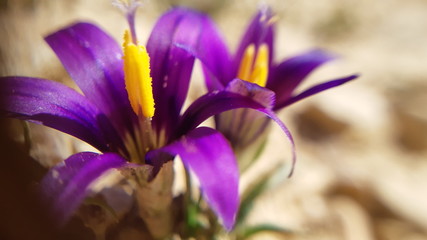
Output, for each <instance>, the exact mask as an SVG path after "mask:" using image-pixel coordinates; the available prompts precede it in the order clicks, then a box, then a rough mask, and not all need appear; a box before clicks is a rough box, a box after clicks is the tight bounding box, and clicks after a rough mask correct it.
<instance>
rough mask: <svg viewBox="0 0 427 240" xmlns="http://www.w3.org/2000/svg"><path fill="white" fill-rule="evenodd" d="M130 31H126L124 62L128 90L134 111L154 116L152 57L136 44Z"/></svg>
mask: <svg viewBox="0 0 427 240" xmlns="http://www.w3.org/2000/svg"><path fill="white" fill-rule="evenodd" d="M133 41H135V40H132V36H131V35H130V33H129V31H125V34H124V43H123V53H124V56H123V60H124V72H125V83H126V90H127V92H128V96H129V101H130V104H131V106H132V109H133V111H134V112H135V113H136V114H137V115H138V116H140V115H141V114H142V116H144V117H146V118H151V117H153V116H154V110H155V108H154V97H153V88H152V79H151V76H150V57H149V56H148V53H147V50H146V49H145V47H144V46H142V45H139V44H137V43H134V42H133Z"/></svg>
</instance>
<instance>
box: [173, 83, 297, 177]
mask: <svg viewBox="0 0 427 240" xmlns="http://www.w3.org/2000/svg"><path fill="white" fill-rule="evenodd" d="M245 86H246V87H247V89H244V87H245ZM251 88H252V89H251ZM227 89H229V90H223V91H216V92H211V93H208V94H206V95H204V96H202V97H200V98H198V99H197V100H195V101H194V102H193V103H192V104H191V105H190V106H189V107H188V109H187V110H186V111H185V113H184V115H183V116H182V118H181V121H180V122H179V124H178V128H177V129H178V131H177V134H176V137H180V136H182V135H184V134H186V133H187V132H189V131H191V130H193V129H194V128H196V127H197V126H198V125H199V124H201V123H202V122H203V121H205V120H206V119H208V118H209V117H212V116H214V115H217V114H220V113H222V112H225V111H228V110H233V109H238V108H248V109H254V110H257V111H259V112H261V113H264V114H265V115H266V116H267V117H269V118H271V119H272V120H273V121H275V122H276V123H277V124H278V125H279V127H280V128H281V129H282V131H283V132H284V133H285V135H286V137H287V138H288V140H289V142H290V144H291V151H292V171H293V167H294V165H295V161H296V152H295V143H294V140H293V138H292V135H291V133H290V131H289V130H288V128H287V127H286V126H285V124H284V123H283V122H282V121H281V120H280V119H279V118H278V117H277V116H276V115H275V114H274V112H273V111H272V109H271V108H270V106H271V104H272V102H274V100H272V99H271V97H272V96H274V95H272V94H270V93H271V91H270V90H268V89H266V88H261V87H259V86H258V85H256V84H253V83H248V82H246V81H243V80H240V79H235V80H233V81H232V82H231V83H230V85H229V86H228V87H227ZM237 89H240V90H239V92H231V90H233V91H236V90H237ZM254 89H255V90H254ZM262 89H264V90H262ZM240 93H242V94H248V93H249V95H242V94H240ZM255 99H256V100H255ZM267 103H269V104H267ZM292 171H291V173H290V174H292Z"/></svg>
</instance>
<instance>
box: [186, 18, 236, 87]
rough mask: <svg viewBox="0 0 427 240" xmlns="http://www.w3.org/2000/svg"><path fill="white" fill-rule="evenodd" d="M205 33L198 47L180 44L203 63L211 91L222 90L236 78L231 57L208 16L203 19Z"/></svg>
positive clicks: (203, 32) (207, 84)
mask: <svg viewBox="0 0 427 240" xmlns="http://www.w3.org/2000/svg"><path fill="white" fill-rule="evenodd" d="M202 27H203V31H202V33H201V36H200V41H199V42H198V44H197V45H196V46H188V45H185V44H184V43H178V46H180V47H181V48H183V49H185V50H187V51H188V52H190V53H191V54H193V55H194V56H195V57H196V58H197V59H199V60H200V61H201V62H202V63H203V71H204V74H205V81H206V86H207V88H208V90H209V91H214V90H222V89H223V88H224V87H225V86H227V84H228V82H230V81H231V80H232V79H233V78H234V76H233V74H234V70H233V68H232V63H231V57H230V54H229V52H228V49H227V46H226V44H225V42H224V40H223V37H222V36H221V35H220V33H219V32H218V29H217V28H216V26H215V24H214V23H213V22H212V20H211V19H210V18H209V17H208V16H203V18H202Z"/></svg>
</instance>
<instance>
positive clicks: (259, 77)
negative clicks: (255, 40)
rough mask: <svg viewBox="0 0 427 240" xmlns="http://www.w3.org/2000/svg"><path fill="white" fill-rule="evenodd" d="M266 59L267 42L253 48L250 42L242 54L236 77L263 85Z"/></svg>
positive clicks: (265, 76) (266, 66)
mask: <svg viewBox="0 0 427 240" xmlns="http://www.w3.org/2000/svg"><path fill="white" fill-rule="evenodd" d="M268 60H269V50H268V46H267V44H261V45H260V46H259V47H258V49H255V45H254V44H250V45H249V46H248V47H247V48H246V50H245V52H244V54H243V57H242V60H241V62H240V67H239V72H238V75H237V77H238V78H240V79H242V80H245V81H248V82H251V83H256V84H258V85H259V86H261V87H265V84H266V82H267V77H268Z"/></svg>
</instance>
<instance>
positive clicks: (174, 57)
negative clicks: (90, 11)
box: [0, 8, 281, 230]
mask: <svg viewBox="0 0 427 240" xmlns="http://www.w3.org/2000/svg"><path fill="white" fill-rule="evenodd" d="M134 10H135V9H130V10H129V15H128V18H129V19H130V20H129V22H130V26H131V34H127V36H126V37H125V38H126V39H125V44H124V53H125V54H123V51H122V49H121V48H120V46H119V45H118V44H117V43H116V42H115V41H114V40H113V39H112V38H111V37H110V36H109V35H107V34H106V33H105V32H104V31H102V30H101V29H99V28H98V27H96V26H95V25H92V24H89V23H83V22H81V23H76V24H74V25H71V26H68V27H66V28H64V29H62V30H60V31H58V32H55V33H53V34H51V35H49V36H47V37H46V41H47V43H48V44H49V45H50V47H51V48H52V49H53V50H54V52H55V53H56V55H57V56H58V58H59V59H60V60H61V62H62V64H63V65H64V67H65V69H66V70H67V71H68V73H69V74H70V76H71V77H72V79H73V80H74V81H75V83H76V84H77V86H78V87H79V88H80V90H81V92H82V93H83V95H82V94H80V93H79V92H77V91H75V90H74V89H71V88H69V87H67V86H65V85H63V84H60V83H57V82H54V81H49V80H45V79H40V78H33V77H1V79H0V81H1V84H2V88H1V89H0V96H2V97H4V99H5V100H6V104H4V105H3V106H1V110H0V112H1V115H3V116H7V117H14V118H18V119H23V120H27V121H31V122H34V123H38V124H43V125H45V126H48V127H51V128H54V129H57V130H59V131H62V132H64V133H67V134H70V135H72V136H74V137H77V138H79V139H81V140H83V141H85V142H87V143H89V144H90V145H92V146H94V147H95V148H97V149H98V150H99V151H100V152H101V154H99V153H93V152H81V153H77V154H75V155H72V156H70V157H69V158H67V159H66V160H65V161H63V162H62V163H60V164H58V165H57V166H55V167H53V168H52V169H50V171H49V173H48V174H47V175H46V177H45V178H44V179H43V180H42V182H41V187H42V189H43V192H44V194H45V195H46V197H47V198H48V201H50V202H49V203H50V204H51V205H52V208H53V212H54V213H55V215H56V216H57V217H58V219H59V221H60V222H61V223H64V222H65V221H66V220H67V219H69V217H70V216H71V215H72V213H73V212H74V211H75V210H76V209H77V207H78V206H79V205H80V204H81V202H82V201H83V199H84V198H85V197H86V196H87V194H88V186H89V184H90V183H92V182H93V181H94V180H96V179H97V178H98V177H99V176H101V175H102V174H103V173H104V172H106V171H107V170H109V169H129V168H137V167H138V166H141V165H143V166H151V167H152V168H153V169H154V170H153V172H152V176H151V177H152V178H155V176H156V173H157V172H158V171H159V169H161V168H162V165H163V164H164V163H166V162H168V161H169V160H172V159H173V157H174V156H176V155H179V156H180V157H181V159H182V161H183V163H184V165H185V166H186V168H187V170H189V171H191V172H193V174H194V175H195V176H196V177H197V178H198V179H199V182H200V186H201V188H202V192H203V194H204V196H205V198H206V200H207V202H208V203H209V205H210V206H211V208H212V209H213V210H214V212H215V213H216V214H217V215H218V217H219V218H220V219H221V220H222V223H223V224H224V226H225V228H226V229H228V230H230V229H231V228H232V227H233V224H234V221H235V217H236V212H237V210H238V205H239V196H238V177H239V174H238V168H237V165H236V161H235V157H234V155H233V152H232V150H231V148H230V146H229V144H228V142H227V141H226V139H225V138H224V137H223V136H222V135H221V134H220V133H219V132H217V131H216V130H214V129H211V128H207V127H198V125H199V124H200V123H202V122H203V121H204V120H206V119H207V118H209V117H211V116H213V115H215V114H219V113H221V112H224V111H228V110H231V109H235V108H251V109H256V110H258V111H260V112H263V113H264V114H267V115H268V116H271V117H273V118H274V119H275V120H276V121H277V122H278V123H279V124H281V122H280V121H279V120H278V119H277V118H275V116H274V114H273V113H272V112H271V106H266V105H264V104H263V102H269V101H270V100H271V99H272V98H273V96H272V95H271V94H264V95H262V94H261V95H260V98H259V99H255V100H254V99H252V98H250V97H247V96H244V95H242V94H240V93H236V92H235V91H234V92H233V89H235V88H238V89H239V91H241V90H242V89H247V88H248V86H246V85H244V84H243V85H242V84H241V83H240V82H237V83H235V84H233V83H231V84H230V87H229V89H227V90H221V91H216V92H212V93H209V94H207V95H205V96H202V97H201V98H199V99H197V100H196V101H195V102H194V103H193V104H192V105H191V106H190V107H189V108H188V109H187V110H186V111H185V112H184V113H183V114H182V115H181V108H182V105H183V102H184V100H185V97H186V95H187V90H188V85H189V79H190V75H191V71H192V68H193V63H194V56H193V55H192V54H189V53H188V52H187V51H185V50H183V49H182V48H181V47H179V46H178V44H176V43H180V44H184V45H186V46H189V47H191V48H192V47H193V46H198V45H200V43H201V42H204V41H205V40H206V39H203V37H204V36H206V33H204V32H206V31H211V29H210V27H211V25H210V24H209V22H207V21H206V19H207V17H206V16H204V15H202V14H200V13H196V12H194V11H191V10H188V9H182V8H175V9H172V10H171V11H169V12H167V13H166V14H164V15H163V16H162V17H161V18H160V19H159V20H158V22H157V24H156V25H155V27H154V29H153V31H152V33H151V35H150V38H149V39H148V43H147V47H146V49H145V48H144V47H143V46H140V45H138V42H137V40H136V36H135V31H134V29H133V15H134V13H135V11H134ZM127 51H129V53H127ZM148 56H149V57H148ZM144 59H145V60H144ZM144 64H145V65H144ZM140 66H144V67H145V69H142V70H141V69H139V68H138V67H140ZM150 69H151V73H150ZM147 71H148V73H147ZM135 76H138V77H141V79H142V80H141V79H139V78H138V79H139V80H135V79H136V77H135ZM147 78H148V79H149V80H150V81H151V79H152V83H151V82H148V83H147V82H145V83H144V81H147ZM138 81H142V82H143V83H140V82H138ZM135 84H136V85H135ZM138 84H139V85H138ZM151 84H152V86H151ZM151 87H152V89H151ZM251 91H252V90H251ZM150 94H152V99H151V100H153V101H152V102H151V103H150ZM147 96H148V97H147ZM144 97H145V98H148V100H147V99H144ZM140 98H141V99H140ZM150 104H151V105H150ZM153 104H154V106H153ZM224 183H226V184H224Z"/></svg>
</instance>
